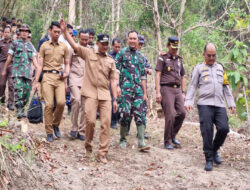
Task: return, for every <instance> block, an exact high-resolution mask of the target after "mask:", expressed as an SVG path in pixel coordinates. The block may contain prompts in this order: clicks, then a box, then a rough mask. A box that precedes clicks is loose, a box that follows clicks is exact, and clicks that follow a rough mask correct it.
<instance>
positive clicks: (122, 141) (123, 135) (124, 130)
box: [120, 126, 127, 148]
mask: <svg viewBox="0 0 250 190" xmlns="http://www.w3.org/2000/svg"><path fill="white" fill-rule="evenodd" d="M126 133H127V127H124V126H121V127H120V136H121V138H120V147H122V148H126V147H127V140H126Z"/></svg>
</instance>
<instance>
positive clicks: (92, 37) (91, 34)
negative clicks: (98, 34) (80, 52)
mask: <svg viewBox="0 0 250 190" xmlns="http://www.w3.org/2000/svg"><path fill="white" fill-rule="evenodd" d="M87 31H88V33H89V41H88V45H89V46H90V47H92V48H94V47H95V43H94V40H95V30H94V29H93V28H88V29H87Z"/></svg>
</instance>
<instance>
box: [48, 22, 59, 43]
mask: <svg viewBox="0 0 250 190" xmlns="http://www.w3.org/2000/svg"><path fill="white" fill-rule="evenodd" d="M60 34H61V29H60V28H58V27H57V26H53V27H52V29H50V37H51V39H52V41H58V38H59V36H60Z"/></svg>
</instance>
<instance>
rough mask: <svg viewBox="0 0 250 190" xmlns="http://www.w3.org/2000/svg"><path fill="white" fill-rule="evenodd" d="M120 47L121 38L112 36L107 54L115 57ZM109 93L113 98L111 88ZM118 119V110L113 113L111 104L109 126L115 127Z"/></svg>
mask: <svg viewBox="0 0 250 190" xmlns="http://www.w3.org/2000/svg"><path fill="white" fill-rule="evenodd" d="M120 49H121V40H120V39H119V38H114V39H113V40H112V51H110V52H109V55H111V56H112V57H113V59H115V57H116V55H117V53H118V52H119V51H120ZM110 93H111V97H112V98H113V95H112V91H111V89H110ZM112 103H113V102H112ZM118 120H119V112H116V113H113V106H112V113H111V126H110V127H111V128H113V129H117V125H116V123H117V122H118Z"/></svg>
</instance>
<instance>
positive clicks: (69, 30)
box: [68, 28, 73, 36]
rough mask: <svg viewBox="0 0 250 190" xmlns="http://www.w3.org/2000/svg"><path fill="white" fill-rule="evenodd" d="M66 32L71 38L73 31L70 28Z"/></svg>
mask: <svg viewBox="0 0 250 190" xmlns="http://www.w3.org/2000/svg"><path fill="white" fill-rule="evenodd" d="M68 32H69V35H70V36H72V34H73V29H72V28H68Z"/></svg>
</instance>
